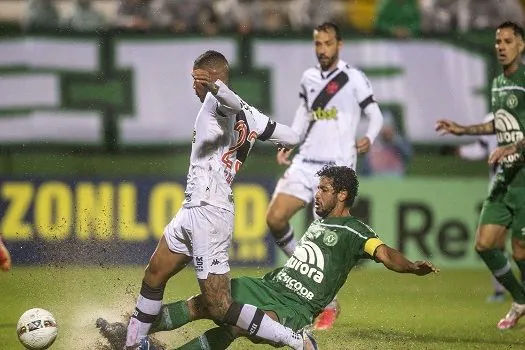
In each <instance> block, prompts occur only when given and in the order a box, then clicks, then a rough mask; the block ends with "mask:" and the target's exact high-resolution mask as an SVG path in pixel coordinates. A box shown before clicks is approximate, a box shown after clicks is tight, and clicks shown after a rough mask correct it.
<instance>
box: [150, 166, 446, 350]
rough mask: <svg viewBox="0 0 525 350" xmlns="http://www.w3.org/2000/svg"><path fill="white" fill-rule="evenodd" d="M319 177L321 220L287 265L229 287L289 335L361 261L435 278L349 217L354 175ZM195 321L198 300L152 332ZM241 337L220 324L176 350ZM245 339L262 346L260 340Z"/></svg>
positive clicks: (169, 314)
mask: <svg viewBox="0 0 525 350" xmlns="http://www.w3.org/2000/svg"><path fill="white" fill-rule="evenodd" d="M317 175H318V176H319V185H318V187H317V192H316V194H315V211H316V213H317V215H319V216H320V219H318V220H315V221H314V222H313V223H312V224H311V225H310V226H309V227H308V229H307V231H306V232H305V234H304V235H303V237H302V238H301V240H300V242H299V245H298V247H297V248H296V250H295V251H294V254H293V255H292V256H291V257H290V259H289V260H288V261H287V262H286V264H285V265H284V266H283V267H280V268H277V269H275V270H273V271H271V272H269V273H268V274H266V275H265V276H263V277H262V278H257V277H247V276H243V277H239V278H233V279H232V282H231V288H232V296H233V298H234V299H235V300H240V301H243V302H251V303H253V304H254V305H258V307H260V308H261V309H262V310H264V311H265V312H266V313H267V314H268V315H269V316H270V317H271V318H273V319H274V320H277V321H279V322H280V323H282V324H286V325H288V326H289V327H290V328H292V329H301V328H304V327H306V326H308V325H310V324H311V323H312V321H313V319H314V318H315V317H316V316H317V315H318V314H319V313H320V312H321V311H322V310H323V308H324V307H325V306H326V305H327V304H328V303H330V302H331V301H332V299H333V297H334V295H335V294H337V292H338V291H339V289H340V288H341V287H342V286H343V285H344V283H345V281H346V279H347V277H348V274H349V272H350V271H351V270H352V268H353V267H354V266H355V265H356V263H357V262H358V260H359V259H362V258H368V259H374V260H375V261H376V262H380V263H382V264H383V265H384V266H385V267H386V268H388V269H390V270H392V271H395V272H399V273H412V274H415V275H418V276H424V275H427V274H429V273H433V272H438V269H436V268H435V267H434V266H433V265H432V263H430V262H429V261H416V262H412V261H410V260H408V259H407V258H406V257H405V256H404V255H403V254H402V253H400V252H399V251H397V250H396V249H393V248H391V247H389V246H387V245H386V244H385V243H383V242H382V241H381V240H380V239H379V237H378V236H377V234H376V233H375V232H374V231H373V230H372V229H371V228H370V227H369V226H367V225H366V224H364V223H362V222H360V221H359V220H358V219H356V218H354V217H353V216H351V214H350V208H351V206H352V205H353V203H354V200H355V197H356V195H357V192H358V186H359V181H358V179H357V176H356V173H355V171H354V170H353V169H351V168H349V167H345V166H325V167H324V168H323V169H321V170H320V171H319V172H318V173H317ZM199 319H211V317H210V313H209V312H208V311H207V310H206V306H205V304H204V302H203V298H202V296H201V295H197V296H194V297H192V298H190V299H188V300H182V301H177V302H175V303H171V304H167V305H164V306H163V307H162V310H161V312H160V313H159V316H158V318H157V320H156V322H155V323H154V325H153V327H152V330H151V332H152V333H154V332H158V331H167V330H172V329H176V328H179V327H181V326H183V325H185V324H187V323H189V322H192V321H196V320H199ZM255 327H256V325H255ZM243 336H247V333H246V332H245V331H243V330H241V329H240V328H237V327H235V326H228V325H222V324H219V323H218V326H217V327H215V328H212V329H210V330H208V331H206V332H205V333H204V334H203V335H201V336H200V337H198V338H195V339H193V340H191V341H190V342H188V343H186V344H185V345H183V346H182V347H180V348H179V349H184V350H194V349H195V350H196V349H213V350H218V349H226V348H228V346H229V345H230V344H231V343H232V342H233V341H234V339H235V338H237V337H243ZM248 338H249V339H250V340H252V341H253V342H255V343H262V340H261V339H257V338H254V337H248ZM271 345H274V346H281V344H271Z"/></svg>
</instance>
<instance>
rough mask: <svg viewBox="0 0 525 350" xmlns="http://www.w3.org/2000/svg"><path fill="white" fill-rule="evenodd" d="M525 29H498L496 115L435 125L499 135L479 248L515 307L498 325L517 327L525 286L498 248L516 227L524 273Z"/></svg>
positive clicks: (515, 253) (516, 250)
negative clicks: (467, 122) (523, 60)
mask: <svg viewBox="0 0 525 350" xmlns="http://www.w3.org/2000/svg"><path fill="white" fill-rule="evenodd" d="M523 38H524V33H523V28H521V27H520V26H519V25H518V24H516V23H514V22H504V23H502V24H501V25H500V26H498V28H497V30H496V45H495V48H496V54H497V58H498V61H499V63H500V64H501V66H502V68H503V73H502V74H500V75H498V76H497V77H496V78H495V79H494V80H493V83H492V98H491V105H492V112H493V113H494V120H493V121H488V122H486V123H483V124H478V125H470V126H462V125H459V124H457V123H455V122H453V121H450V120H439V121H438V122H437V125H436V130H437V131H439V132H441V133H450V134H453V135H458V136H459V135H490V134H496V137H497V140H498V147H497V148H496V149H495V150H494V151H493V152H492V153H491V155H490V156H489V164H494V165H496V164H498V165H499V170H498V173H497V174H496V176H495V178H494V181H493V183H492V186H491V189H490V192H489V195H488V196H487V198H486V200H485V201H484V202H483V208H482V211H481V215H480V219H479V224H478V230H477V233H476V251H477V252H478V254H479V256H480V257H481V259H482V260H483V261H484V262H485V264H486V265H487V267H488V268H489V269H490V271H491V272H492V274H493V275H494V277H495V278H496V279H497V280H498V281H499V282H500V283H501V284H502V285H503V286H504V287H505V289H506V290H507V291H508V292H509V293H510V295H511V296H512V299H513V303H512V306H511V309H510V311H509V312H508V313H507V314H506V315H505V317H504V318H502V319H501V320H500V321H499V322H498V328H499V329H508V328H512V327H514V326H515V325H516V324H517V322H518V320H519V319H520V318H521V317H522V316H523V315H524V314H525V289H524V287H523V284H522V283H520V281H518V279H517V278H516V277H515V276H514V274H513V273H512V269H511V265H510V263H509V261H508V260H507V258H506V257H505V255H504V254H503V253H502V252H501V250H500V249H499V247H498V242H501V240H502V237H504V236H505V234H506V232H507V229H510V230H511V231H512V257H513V258H514V261H515V262H516V264H517V265H518V267H519V270H520V272H521V276H522V277H523V276H525V157H524V149H525V139H524V137H523V133H524V132H525V67H524V66H523V65H522V64H521V55H522V53H523V49H524V47H525V44H524V41H523Z"/></svg>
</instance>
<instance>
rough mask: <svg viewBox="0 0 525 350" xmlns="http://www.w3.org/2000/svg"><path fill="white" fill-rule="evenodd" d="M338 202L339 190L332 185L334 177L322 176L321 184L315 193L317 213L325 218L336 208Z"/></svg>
mask: <svg viewBox="0 0 525 350" xmlns="http://www.w3.org/2000/svg"><path fill="white" fill-rule="evenodd" d="M337 202H338V199H337V192H335V190H334V188H333V186H332V179H329V178H327V177H325V176H322V177H321V178H320V179H319V185H318V186H317V192H316V193H315V202H314V208H315V213H316V214H317V215H319V216H320V217H322V218H324V217H326V216H328V215H329V214H330V213H331V212H332V211H333V210H334V208H335V207H336V205H337Z"/></svg>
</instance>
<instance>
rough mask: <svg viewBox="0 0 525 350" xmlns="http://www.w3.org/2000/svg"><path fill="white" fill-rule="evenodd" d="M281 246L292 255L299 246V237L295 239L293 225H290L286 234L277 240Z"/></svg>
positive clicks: (289, 255)
mask: <svg viewBox="0 0 525 350" xmlns="http://www.w3.org/2000/svg"><path fill="white" fill-rule="evenodd" d="M275 242H276V243H277V245H278V246H279V247H281V249H282V250H283V251H284V253H285V254H286V255H287V256H288V257H291V256H292V255H293V252H294V251H295V248H296V247H297V239H295V236H294V232H293V227H292V226H289V228H288V232H286V233H285V234H284V236H282V237H281V238H279V239H277V240H276V241H275Z"/></svg>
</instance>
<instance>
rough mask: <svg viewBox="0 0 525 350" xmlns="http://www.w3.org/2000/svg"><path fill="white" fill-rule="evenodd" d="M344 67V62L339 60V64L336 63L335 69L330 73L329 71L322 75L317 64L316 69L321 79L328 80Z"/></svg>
mask: <svg viewBox="0 0 525 350" xmlns="http://www.w3.org/2000/svg"><path fill="white" fill-rule="evenodd" d="M345 66H346V62H345V61H343V60H341V59H339V62H337V67H335V68H334V69H333V70H332V71H330V72H328V73H323V71H322V69H321V65H320V64H317V66H316V67H317V69H318V70H319V73H321V78H323V79H328V78H330V77H332V76H333V75H334V73H335V72H337V71H338V70H340V69H343V68H344V67H345Z"/></svg>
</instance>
